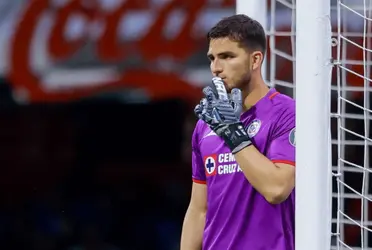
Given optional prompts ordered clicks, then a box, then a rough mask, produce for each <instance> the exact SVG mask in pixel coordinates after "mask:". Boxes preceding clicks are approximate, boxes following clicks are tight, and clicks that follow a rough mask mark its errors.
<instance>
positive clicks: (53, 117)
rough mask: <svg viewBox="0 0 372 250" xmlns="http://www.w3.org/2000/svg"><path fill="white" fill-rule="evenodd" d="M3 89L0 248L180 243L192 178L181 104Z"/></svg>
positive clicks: (169, 246) (166, 246)
mask: <svg viewBox="0 0 372 250" xmlns="http://www.w3.org/2000/svg"><path fill="white" fill-rule="evenodd" d="M2 86H5V85H2ZM9 93H10V92H8V91H7V89H6V88H3V89H2V91H1V95H2V97H3V98H1V100H2V103H1V105H0V124H1V125H0V127H1V130H0V142H1V143H0V166H1V169H2V170H1V174H0V188H1V189H0V195H1V199H0V242H1V244H2V248H3V247H4V248H5V247H6V248H7V249H38V250H42V249H162V250H165V249H177V248H178V245H179V236H180V233H181V231H180V230H181V224H182V219H183V216H184V212H185V210H186V207H187V204H188V199H189V198H188V197H189V193H190V187H191V166H190V165H189V162H187V160H186V158H184V157H183V156H184V155H183V152H185V151H187V150H188V147H187V146H186V145H188V143H189V139H190V133H189V132H188V131H190V130H189V129H190V126H189V124H188V123H190V122H187V121H189V120H188V119H189V116H188V115H189V113H190V112H189V111H190V109H189V108H188V106H187V105H186V104H184V103H183V102H181V101H177V100H167V101H161V102H160V101H159V102H154V103H151V104H132V105H129V104H123V103H120V102H118V101H115V100H104V99H99V100H84V101H79V102H74V103H69V104H59V105H58V104H49V105H43V104H33V105H27V106H19V105H16V104H15V103H12V102H11V101H10V100H11V98H10V96H9ZM6 100H8V101H6ZM170 117H171V119H170ZM185 141H187V142H186V143H185ZM186 154H187V153H186ZM104 243H105V244H106V245H105V246H103V245H102V244H104ZM82 244H83V245H84V244H85V245H86V246H90V247H91V248H83V247H81V245H82ZM78 246H80V247H78Z"/></svg>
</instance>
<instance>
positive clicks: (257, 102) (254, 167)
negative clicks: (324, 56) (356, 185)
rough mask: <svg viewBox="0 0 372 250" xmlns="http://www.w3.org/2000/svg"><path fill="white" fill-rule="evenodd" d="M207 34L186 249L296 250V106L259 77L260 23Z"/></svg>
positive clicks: (229, 25) (233, 23) (227, 24)
mask: <svg viewBox="0 0 372 250" xmlns="http://www.w3.org/2000/svg"><path fill="white" fill-rule="evenodd" d="M207 37H208V41H209V51H208V58H209V60H210V68H211V71H212V73H213V75H214V78H213V79H212V82H213V85H212V86H213V87H211V86H209V87H206V88H205V89H204V90H203V93H204V95H205V98H203V99H202V101H201V102H200V104H199V105H197V106H196V108H195V113H196V115H197V116H198V118H199V121H198V123H197V125H196V127H195V130H194V133H193V138H192V178H193V187H192V194H191V200H190V204H189V207H188V209H187V212H186V215H185V219H184V223H183V229H182V236H181V250H201V249H203V250H293V249H294V225H295V223H294V217H295V200H294V198H295V195H294V185H295V102H294V100H293V99H291V98H289V97H287V96H285V95H283V94H280V93H278V92H277V91H276V90H275V89H274V88H271V89H270V88H268V87H267V86H266V84H265V82H264V80H263V78H262V76H261V65H262V61H263V59H264V54H265V50H266V37H265V32H264V30H263V28H262V26H261V25H260V24H259V23H258V22H257V21H255V20H252V19H251V18H249V17H247V16H245V15H233V16H230V17H227V18H225V19H222V20H221V21H220V22H219V23H217V24H216V25H215V26H214V27H213V28H212V29H211V30H210V31H209V32H208V36H207Z"/></svg>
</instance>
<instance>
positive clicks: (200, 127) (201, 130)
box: [193, 120, 211, 141]
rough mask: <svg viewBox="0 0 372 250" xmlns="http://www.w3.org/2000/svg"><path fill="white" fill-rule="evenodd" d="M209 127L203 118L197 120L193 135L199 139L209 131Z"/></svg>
mask: <svg viewBox="0 0 372 250" xmlns="http://www.w3.org/2000/svg"><path fill="white" fill-rule="evenodd" d="M210 131H211V129H210V128H209V126H208V124H207V123H205V122H204V121H203V120H198V121H197V122H196V124H195V128H194V133H193V137H194V138H195V139H196V140H197V141H199V140H201V139H202V138H203V137H204V136H205V134H207V133H209V132H210Z"/></svg>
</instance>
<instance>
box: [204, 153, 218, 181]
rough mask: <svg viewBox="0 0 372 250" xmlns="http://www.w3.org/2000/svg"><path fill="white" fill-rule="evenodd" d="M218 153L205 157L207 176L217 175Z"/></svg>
mask: <svg viewBox="0 0 372 250" xmlns="http://www.w3.org/2000/svg"><path fill="white" fill-rule="evenodd" d="M216 166H217V155H210V156H206V157H204V167H205V173H206V176H213V175H216V173H217V172H216V169H217V167H216Z"/></svg>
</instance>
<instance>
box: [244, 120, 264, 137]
mask: <svg viewBox="0 0 372 250" xmlns="http://www.w3.org/2000/svg"><path fill="white" fill-rule="evenodd" d="M260 128H261V121H260V120H257V119H255V120H253V121H252V122H251V124H249V126H248V129H247V134H248V136H249V138H252V137H253V136H255V135H256V134H257V133H258V131H259V130H260Z"/></svg>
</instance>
